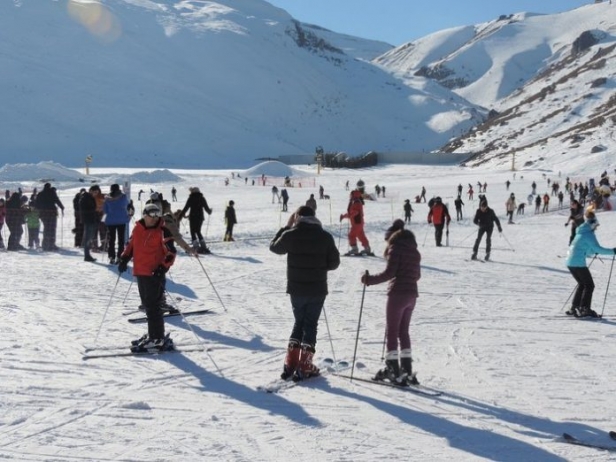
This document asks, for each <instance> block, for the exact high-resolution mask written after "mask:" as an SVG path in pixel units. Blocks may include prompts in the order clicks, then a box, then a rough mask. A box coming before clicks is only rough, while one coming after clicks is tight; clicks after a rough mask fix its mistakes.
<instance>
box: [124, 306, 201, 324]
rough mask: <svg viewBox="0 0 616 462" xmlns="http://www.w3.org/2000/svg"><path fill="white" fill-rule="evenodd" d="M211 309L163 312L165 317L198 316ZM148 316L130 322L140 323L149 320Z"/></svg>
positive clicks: (132, 319)
mask: <svg viewBox="0 0 616 462" xmlns="http://www.w3.org/2000/svg"><path fill="white" fill-rule="evenodd" d="M210 312H211V310H209V309H205V310H194V311H173V312H171V313H165V314H163V318H172V317H174V316H196V315H200V314H207V313H210ZM147 320H148V318H147V316H140V317H138V318H131V319H129V320H128V322H130V323H132V324H140V323H144V322H147Z"/></svg>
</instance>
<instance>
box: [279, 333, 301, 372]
mask: <svg viewBox="0 0 616 462" xmlns="http://www.w3.org/2000/svg"><path fill="white" fill-rule="evenodd" d="M301 351H302V350H301V348H300V345H299V341H297V340H295V339H291V340H289V345H288V346H287V356H286V357H285V358H284V367H283V370H282V374H280V378H281V379H282V380H287V379H289V378H291V377H292V376H293V374H295V370H296V369H297V366H298V365H299V356H300V353H301Z"/></svg>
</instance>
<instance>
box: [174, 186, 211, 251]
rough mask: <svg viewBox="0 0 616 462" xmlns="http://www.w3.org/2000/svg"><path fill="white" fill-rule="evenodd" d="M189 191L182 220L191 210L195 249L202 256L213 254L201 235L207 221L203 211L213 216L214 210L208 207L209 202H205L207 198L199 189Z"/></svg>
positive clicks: (189, 216)
mask: <svg viewBox="0 0 616 462" xmlns="http://www.w3.org/2000/svg"><path fill="white" fill-rule="evenodd" d="M188 190H189V191H190V194H189V196H188V199H187V200H186V205H184V208H183V209H182V214H181V216H180V220H181V219H182V217H184V216H185V214H186V211H187V210H188V209H190V214H189V215H188V223H189V227H190V238H191V240H192V244H193V247H195V248H197V249H198V250H197V252H198V253H200V254H208V253H211V252H210V249H208V248H207V245H205V239H204V238H203V235H202V234H201V226H203V221H204V220H205V216H204V215H203V211H204V210H205V211H206V212H207V214H208V215H211V214H212V209H211V208H210V207H209V206H208V205H207V201H206V200H205V197H203V194H202V193H201V191H199V188H197V187H196V186H195V187H193V188H188Z"/></svg>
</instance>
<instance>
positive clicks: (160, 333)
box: [137, 274, 165, 339]
mask: <svg viewBox="0 0 616 462" xmlns="http://www.w3.org/2000/svg"><path fill="white" fill-rule="evenodd" d="M137 287H138V288H139V297H140V298H141V304H142V305H143V306H145V314H146V316H147V317H148V336H149V337H150V338H152V339H155V338H163V337H164V336H165V320H164V318H163V311H162V310H161V309H160V307H161V304H162V302H163V301H164V298H163V296H164V293H165V275H164V274H163V275H160V276H158V275H152V276H137Z"/></svg>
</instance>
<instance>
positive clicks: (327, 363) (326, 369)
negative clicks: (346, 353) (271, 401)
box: [257, 358, 350, 393]
mask: <svg viewBox="0 0 616 462" xmlns="http://www.w3.org/2000/svg"><path fill="white" fill-rule="evenodd" d="M317 367H318V368H319V369H320V373H319V375H315V376H313V377H309V378H307V379H304V380H300V381H297V382H295V381H293V379H292V378H289V379H287V380H283V379H276V380H273V381H272V382H270V383H268V384H266V385H260V386H258V387H257V390H259V391H264V392H266V393H279V392H281V391H283V390H288V389H289V388H293V387H295V386H297V385H302V384H305V383H307V382H312V381H314V380H317V379H319V378H322V377H325V376H327V375H331V374H334V373H335V372H336V371H343V370H345V369H348V368H349V367H350V365H349V363H348V362H347V361H338V362H337V363H336V362H334V360H333V359H331V358H325V359H322V360H321V361H319V363H318V364H317Z"/></svg>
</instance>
